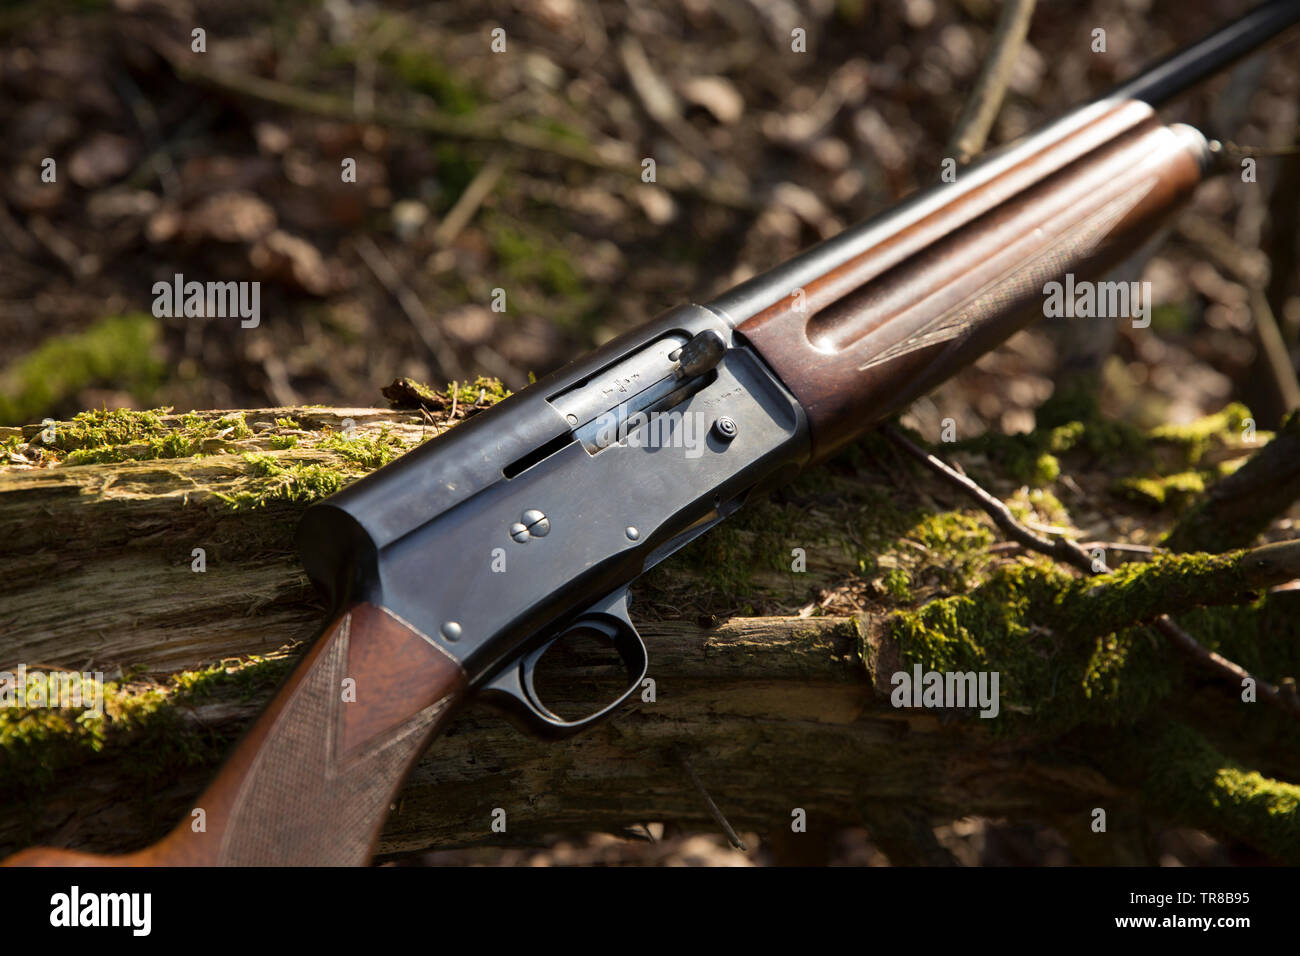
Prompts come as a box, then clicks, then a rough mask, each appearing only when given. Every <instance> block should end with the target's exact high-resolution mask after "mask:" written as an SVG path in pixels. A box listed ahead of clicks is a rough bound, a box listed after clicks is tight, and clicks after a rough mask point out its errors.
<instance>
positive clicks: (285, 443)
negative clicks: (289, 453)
mask: <svg viewBox="0 0 1300 956" xmlns="http://www.w3.org/2000/svg"><path fill="white" fill-rule="evenodd" d="M297 444H298V436H297V435H272V436H271V447H272V448H275V449H277V450H279V451H285V450H287V449H290V448H294V447H296V446H297Z"/></svg>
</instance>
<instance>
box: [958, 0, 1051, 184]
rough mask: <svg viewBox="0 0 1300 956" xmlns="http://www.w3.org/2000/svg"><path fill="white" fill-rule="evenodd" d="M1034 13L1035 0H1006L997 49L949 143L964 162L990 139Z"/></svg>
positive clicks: (997, 30) (995, 40) (995, 42)
mask: <svg viewBox="0 0 1300 956" xmlns="http://www.w3.org/2000/svg"><path fill="white" fill-rule="evenodd" d="M1033 15H1034V0H1004V2H1003V4H1002V14H1001V16H999V17H998V25H997V27H995V28H994V31H993V48H992V50H991V51H990V52H989V56H988V58H987V59H986V60H985V61H984V66H983V67H982V68H981V69H980V75H979V78H978V79H977V80H976V81H975V88H974V89H973V90H972V91H971V95H970V98H969V99H968V100H967V101H966V106H965V108H964V109H963V110H962V113H961V118H960V119H958V120H957V128H956V129H955V130H954V131H953V134H952V139H951V140H950V141H949V143H948V154H949V155H950V156H953V157H955V158H956V160H957V162H958V163H959V164H960V165H965V164H966V163H968V162H970V160H971V158H972V157H974V156H976V155H978V154H979V152H980V151H981V150H982V149H984V144H985V143H986V142H987V141H988V138H989V131H990V130H992V129H993V121H994V120H995V119H997V115H998V110H999V109H1001V108H1002V98H1003V96H1005V95H1006V92H1007V84H1008V82H1010V80H1011V70H1012V68H1013V67H1014V66H1015V62H1016V57H1017V56H1018V55H1019V54H1020V48H1021V47H1022V46H1023V45H1024V42H1025V36H1026V35H1027V34H1028V33H1029V21H1030V19H1031V18H1032V17H1033Z"/></svg>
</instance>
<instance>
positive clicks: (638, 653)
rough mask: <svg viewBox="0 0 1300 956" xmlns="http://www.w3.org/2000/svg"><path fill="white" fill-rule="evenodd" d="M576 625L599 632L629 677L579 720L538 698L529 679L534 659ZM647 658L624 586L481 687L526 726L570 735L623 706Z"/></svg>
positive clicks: (640, 677) (554, 734)
mask: <svg viewBox="0 0 1300 956" xmlns="http://www.w3.org/2000/svg"><path fill="white" fill-rule="evenodd" d="M580 627H581V628H585V629H588V630H594V631H597V632H598V633H600V634H601V635H603V636H604V637H606V638H607V639H608V640H609V641H610V643H611V644H613V645H614V648H615V650H617V651H618V654H619V657H620V658H621V659H622V661H623V666H624V667H625V668H626V669H627V673H628V677H629V682H628V686H627V689H626V690H624V691H623V693H621V694H620V695H619V696H618V697H616V698H615V699H614V700H612V701H610V702H609V703H608V704H606V705H605V706H604V707H602V708H601V709H600V710H598V711H596V712H595V713H593V714H588V715H587V716H586V717H583V718H581V719H579V720H565V719H564V718H562V717H560V716H559V715H558V714H556V713H555V712H553V711H552V710H551V709H550V708H549V707H547V706H546V705H545V704H544V703H542V699H541V697H539V696H538V694H537V690H536V688H535V686H534V684H533V676H534V674H535V673H536V669H537V663H538V662H539V661H540V660H541V659H542V658H543V657H544V656H545V655H546V652H547V651H548V650H550V649H551V647H552V646H553V645H554V644H555V643H556V642H557V641H560V640H563V639H564V637H565V636H566V635H567V634H569V633H570V632H572V631H574V630H575V629H577V628H580ZM649 663H650V659H649V654H648V652H647V650H646V646H645V641H643V640H642V639H641V635H640V634H639V633H638V632H637V629H636V627H635V626H634V625H633V624H632V621H631V619H630V618H629V617H628V613H627V592H626V591H625V590H624V591H621V592H618V593H616V594H614V595H612V596H611V597H610V598H609V599H608V600H605V601H602V602H600V603H599V604H595V605H592V606H591V607H590V608H588V609H587V610H586V611H584V612H583V613H582V614H580V615H578V616H577V617H576V618H575V619H574V620H573V621H572V622H571V623H570V624H569V625H568V626H567V627H565V628H564V629H563V630H562V631H560V632H559V633H558V634H556V635H555V636H554V637H552V638H550V639H549V640H547V641H546V642H545V643H543V644H541V645H540V646H538V647H536V648H534V649H532V650H530V651H528V653H526V654H524V655H523V656H522V657H520V658H519V659H518V660H516V661H513V662H511V663H510V664H507V665H506V667H505V668H504V669H502V671H501V673H500V674H498V675H497V676H496V677H494V678H493V679H492V680H491V681H489V682H488V683H487V684H486V685H484V687H483V691H482V692H483V693H484V694H485V695H486V699H488V700H495V702H497V703H499V704H504V705H505V706H507V707H508V708H509V710H510V711H511V712H512V713H514V714H515V715H516V716H519V717H522V718H523V719H524V720H525V722H526V723H527V724H528V726H529V727H530V729H532V730H535V731H537V732H539V733H541V734H542V735H544V736H547V737H568V736H570V735H572V734H576V733H578V732H579V731H582V730H585V729H586V728H587V727H590V726H591V725H592V724H594V723H596V722H597V721H599V720H603V719H604V718H605V717H608V716H609V715H610V714H612V713H613V712H614V711H615V710H617V709H618V708H619V707H620V706H622V705H623V704H624V703H625V702H626V701H627V699H628V698H629V697H631V696H632V694H633V693H635V692H636V690H637V688H638V687H640V686H641V681H642V680H644V679H645V675H646V672H647V671H648V669H649Z"/></svg>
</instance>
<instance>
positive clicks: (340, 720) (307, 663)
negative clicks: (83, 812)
mask: <svg viewBox="0 0 1300 956" xmlns="http://www.w3.org/2000/svg"><path fill="white" fill-rule="evenodd" d="M465 688H466V681H465V674H464V671H463V670H462V669H461V667H460V665H459V664H458V663H457V662H456V661H455V660H453V659H452V658H451V657H449V656H448V655H447V654H446V652H444V651H442V650H441V649H439V648H438V647H436V646H435V645H434V644H433V643H432V642H431V641H429V640H427V639H425V638H424V637H423V636H422V635H421V634H419V632H417V631H416V630H415V629H413V628H412V627H410V626H409V625H408V624H406V623H405V622H404V621H401V620H399V619H398V618H397V617H395V616H394V615H392V614H391V613H390V612H388V611H386V610H385V609H383V608H379V607H375V606H373V605H369V604H358V605H355V606H353V607H352V608H350V609H349V610H348V611H346V612H345V613H343V614H342V615H341V616H339V617H338V618H336V619H335V620H333V621H332V622H331V623H330V624H329V626H328V627H327V628H326V629H325V633H324V634H322V635H321V636H320V638H318V639H317V640H316V641H315V643H314V644H313V645H312V646H311V648H310V649H309V650H308V651H307V654H306V655H305V656H304V658H303V659H302V661H301V662H300V663H299V664H298V666H297V668H295V669H294V671H293V673H292V675H291V676H290V677H289V679H288V681H286V683H285V685H284V686H283V687H282V688H281V689H280V692H279V693H278V694H277V695H276V697H275V699H274V700H273V701H272V702H271V704H270V706H269V707H268V708H267V710H266V711H265V712H264V713H263V714H262V716H261V717H260V718H259V719H258V721H257V723H256V724H254V726H253V728H252V729H251V730H250V731H249V732H248V734H247V735H246V736H245V737H244V739H243V740H242V741H241V742H240V743H239V744H238V746H237V747H236V748H235V750H234V752H233V753H232V755H231V756H230V759H229V760H227V762H226V763H225V765H224V766H223V767H222V768H221V770H220V772H219V773H218V775H217V778H216V779H215V780H214V781H213V782H212V784H211V785H210V786H209V787H208V788H207V790H205V791H204V792H203V794H202V795H201V796H200V797H199V798H198V800H197V801H196V802H195V805H194V806H195V809H196V810H200V809H201V810H202V811H203V814H202V817H201V819H202V820H203V823H204V826H203V827H202V828H201V829H199V828H198V820H199V819H200V817H198V816H197V815H195V814H190V815H189V816H187V818H186V819H185V820H184V821H182V822H181V823H180V824H179V825H178V826H177V827H176V829H174V830H173V831H172V832H171V833H170V834H168V836H166V837H165V838H164V839H163V840H161V841H160V842H159V843H157V844H155V845H153V846H151V847H148V848H146V849H144V850H141V851H139V852H138V853H132V854H126V855H123V856H97V855H91V854H82V853H76V852H72V851H66V850H51V849H43V848H42V849H34V850H26V851H24V852H22V853H20V854H18V855H16V856H14V857H11V858H10V859H9V860H8V861H6V862H7V863H8V864H11V865H20V866H21V865H28V866H38V865H62V866H68V865H95V864H106V865H118V866H120V865H139V866H151V865H163V866H211V865H232V866H343V865H359V864H363V863H365V862H367V861H368V860H369V859H370V856H371V854H372V852H373V850H374V845H375V842H376V840H377V839H378V838H379V832H380V830H381V828H382V827H383V823H384V819H385V817H386V815H387V813H388V809H389V805H390V803H391V802H392V800H393V798H394V797H395V796H396V793H397V790H398V788H399V787H400V786H401V783H402V781H403V779H404V778H405V777H406V774H407V773H408V772H409V770H410V768H411V766H412V765H413V764H414V762H415V761H416V759H418V758H419V756H420V754H421V753H422V752H423V751H424V749H425V747H426V746H427V745H428V743H429V742H430V741H431V740H432V738H433V737H434V736H435V735H436V734H437V733H438V732H439V731H440V730H441V729H442V727H443V726H445V724H446V722H447V720H448V718H449V716H450V715H451V713H452V711H453V710H455V707H456V704H457V703H458V702H459V701H460V700H461V699H462V698H463V696H464V694H465Z"/></svg>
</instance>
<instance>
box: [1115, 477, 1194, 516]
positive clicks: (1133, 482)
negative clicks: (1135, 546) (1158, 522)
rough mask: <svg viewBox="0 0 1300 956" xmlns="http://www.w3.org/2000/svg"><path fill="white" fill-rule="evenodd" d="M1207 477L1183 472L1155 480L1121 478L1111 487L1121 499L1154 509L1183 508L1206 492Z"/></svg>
mask: <svg viewBox="0 0 1300 956" xmlns="http://www.w3.org/2000/svg"><path fill="white" fill-rule="evenodd" d="M1205 481H1206V479H1205V475H1204V474H1202V473H1201V472H1196V471H1182V472H1178V473H1177V474H1173V475H1163V476H1159V477H1155V478H1121V479H1119V480H1118V481H1116V482H1115V483H1114V484H1113V485H1112V486H1111V487H1112V490H1113V491H1114V492H1115V493H1116V494H1118V495H1120V496H1121V497H1124V498H1128V499H1129V500H1130V501H1136V502H1138V503H1139V504H1144V505H1148V506H1150V507H1153V508H1163V507H1165V506H1171V507H1175V508H1181V507H1184V506H1185V505H1187V504H1188V503H1190V502H1191V500H1192V499H1193V498H1194V497H1195V496H1196V495H1199V494H1203V493H1204V492H1205V487H1206V485H1205Z"/></svg>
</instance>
